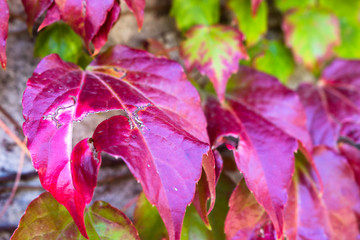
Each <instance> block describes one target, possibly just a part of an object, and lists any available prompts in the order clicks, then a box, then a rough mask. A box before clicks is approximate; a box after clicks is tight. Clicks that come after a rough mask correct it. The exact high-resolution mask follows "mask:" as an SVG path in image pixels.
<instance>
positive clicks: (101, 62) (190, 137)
mask: <svg viewBox="0 0 360 240" xmlns="http://www.w3.org/2000/svg"><path fill="white" fill-rule="evenodd" d="M23 107H24V112H23V113H24V117H25V123H24V132H25V134H26V136H27V137H28V138H29V150H30V152H31V154H32V158H33V162H34V166H35V168H36V169H38V171H39V175H40V180H41V182H42V184H43V186H44V188H45V189H47V190H49V191H50V192H51V193H52V194H53V195H54V197H55V198H56V199H57V200H59V201H60V202H61V203H62V204H64V205H65V206H66V207H67V208H68V210H69V211H70V213H72V215H73V217H74V220H75V222H76V223H77V224H78V226H79V228H80V229H81V228H82V227H83V218H82V214H83V208H84V207H85V204H86V203H88V201H90V199H91V196H92V191H93V187H95V186H92V184H95V183H96V175H97V168H98V165H97V163H99V162H96V161H97V158H99V157H100V152H101V151H104V152H107V153H109V154H112V155H114V156H121V157H122V158H123V159H124V160H125V162H126V163H127V164H128V166H129V168H130V170H131V171H132V173H133V174H134V175H135V177H136V178H137V179H139V180H140V181H141V183H142V186H143V188H144V192H145V193H146V195H147V197H148V199H149V201H150V202H151V203H153V204H155V205H156V206H157V208H158V210H159V212H160V215H161V216H162V217H163V219H164V222H165V223H166V226H167V229H168V231H169V235H170V238H171V239H179V237H180V231H181V226H182V220H183V217H184V213H185V209H186V206H187V205H188V204H189V203H190V202H191V200H192V198H193V196H194V192H195V186H196V182H197V181H198V180H199V178H200V174H201V160H202V157H203V154H206V153H207V152H208V150H209V143H208V137H207V134H206V120H205V117H204V115H203V113H202V111H201V107H200V98H199V95H198V93H197V92H196V90H195V89H194V88H193V87H192V85H191V84H190V83H189V82H188V81H187V80H186V78H185V74H184V73H183V71H182V68H181V66H180V65H179V64H178V63H176V62H174V61H171V60H167V59H165V58H156V57H154V56H152V55H151V54H148V53H146V52H145V51H141V50H134V49H130V48H127V47H125V46H116V47H114V48H112V49H110V50H109V51H108V52H106V53H104V54H102V55H100V56H98V58H97V59H95V60H94V62H93V63H92V64H91V65H90V66H89V67H88V69H87V70H86V71H82V70H81V69H80V68H79V67H77V66H75V65H74V64H71V63H65V62H63V61H62V60H61V59H60V58H59V57H58V56H57V55H50V56H48V57H46V58H44V59H43V60H42V61H41V62H40V64H39V65H38V67H37V69H36V70H35V72H34V75H33V77H32V78H30V79H29V81H28V87H27V89H26V91H25V93H24V98H23ZM115 109H122V110H124V112H125V113H124V114H125V115H126V116H116V117H113V118H110V119H109V120H106V121H104V122H103V123H101V124H100V125H99V126H98V127H97V129H96V131H95V133H94V135H93V141H94V146H95V149H96V151H97V152H98V153H97V154H96V152H95V150H94V151H91V149H89V145H88V144H87V143H86V142H85V141H86V140H83V141H82V142H80V143H79V144H77V145H76V147H75V149H74V150H73V154H72V155H73V156H74V155H75V156H78V157H81V159H80V160H76V159H73V160H71V159H70V153H71V145H72V144H71V134H72V122H73V121H80V120H82V119H83V118H84V117H85V116H86V115H87V114H88V113H93V112H100V111H109V110H115ZM84 148H85V149H84ZM93 152H94V153H93ZM83 153H86V156H84V155H82V154H83ZM85 158H86V159H87V160H86V159H85ZM90 158H91V159H90ZM80 162H81V163H80ZM85 162H86V163H85ZM79 166H81V167H82V168H84V169H79V168H78V167H79ZM70 169H71V171H70ZM58 171H61V176H60V177H59V174H58ZM84 171H85V172H84ZM59 180H61V181H59ZM65 182H66V183H67V184H68V185H67V186H68V189H66V191H65V192H64V191H63V190H64V187H63V186H62V185H59V184H63V183H65ZM87 184H89V186H88V185H87ZM80 192H81V193H82V194H81V195H78V193H80ZM65 198H66V199H70V200H72V201H74V202H76V203H77V204H80V205H81V206H79V207H78V208H76V209H75V210H74V209H73V208H72V207H71V206H69V204H71V201H70V200H68V202H67V201H64V199H65ZM82 230H83V231H82V233H83V234H84V235H85V229H82Z"/></svg>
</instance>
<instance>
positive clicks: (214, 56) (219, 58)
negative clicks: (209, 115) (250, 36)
mask: <svg viewBox="0 0 360 240" xmlns="http://www.w3.org/2000/svg"><path fill="white" fill-rule="evenodd" d="M186 37H187V39H186V40H185V41H184V42H183V43H182V44H181V54H182V55H183V57H184V60H185V65H186V67H187V69H188V70H189V71H191V70H192V69H193V68H197V69H198V70H199V71H200V73H201V74H203V75H206V76H208V77H209V78H210V80H211V82H212V83H213V85H214V88H215V90H216V93H217V95H218V97H219V99H220V101H223V100H224V95H225V88H226V84H227V81H228V79H229V78H230V76H231V74H233V73H235V72H236V71H237V70H238V67H239V64H238V63H239V60H240V59H246V58H247V54H246V50H245V47H244V46H243V44H242V41H243V35H242V34H241V32H239V31H238V30H237V29H234V28H232V27H228V26H222V25H214V26H210V27H207V26H195V27H193V28H192V29H191V30H190V31H189V32H187V33H186Z"/></svg>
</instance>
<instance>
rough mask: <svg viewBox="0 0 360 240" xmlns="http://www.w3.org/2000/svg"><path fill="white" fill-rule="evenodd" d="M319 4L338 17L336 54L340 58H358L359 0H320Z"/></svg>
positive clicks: (359, 32) (359, 53) (359, 46)
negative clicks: (339, 39) (339, 40)
mask: <svg viewBox="0 0 360 240" xmlns="http://www.w3.org/2000/svg"><path fill="white" fill-rule="evenodd" d="M320 5H321V6H322V7H324V8H326V9H328V10H329V11H331V12H332V13H334V14H335V15H336V16H337V17H338V19H339V22H340V33H341V45H340V46H338V47H336V48H335V52H336V53H337V55H338V56H339V57H341V58H360V51H359V49H360V23H359V20H358V15H359V10H360V0H320Z"/></svg>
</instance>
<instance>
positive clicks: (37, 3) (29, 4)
mask: <svg viewBox="0 0 360 240" xmlns="http://www.w3.org/2000/svg"><path fill="white" fill-rule="evenodd" d="M53 2H54V0H22V4H23V5H24V9H25V12H26V15H27V18H26V23H27V25H28V29H29V31H30V32H31V29H32V26H33V25H34V23H35V21H36V19H38V18H39V17H40V16H41V15H42V14H43V13H44V12H45V11H46V10H48V8H49V7H50V5H51V4H52V3H53Z"/></svg>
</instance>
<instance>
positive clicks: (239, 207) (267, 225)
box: [225, 181, 276, 240]
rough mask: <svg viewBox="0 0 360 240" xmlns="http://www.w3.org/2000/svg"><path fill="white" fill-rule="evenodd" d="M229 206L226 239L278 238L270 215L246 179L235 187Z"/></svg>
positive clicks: (272, 239) (269, 239)
mask: <svg viewBox="0 0 360 240" xmlns="http://www.w3.org/2000/svg"><path fill="white" fill-rule="evenodd" d="M229 206H230V209H229V212H228V214H227V216H226V221H225V233H226V239H229V240H241V239H249V240H257V239H259V240H260V239H266V240H275V239H276V237H275V235H276V234H275V230H274V228H273V226H272V224H271V221H270V219H269V216H268V215H267V214H266V212H265V210H264V208H263V207H262V206H261V205H260V204H259V203H258V202H257V201H256V199H255V197H254V195H253V194H252V193H251V192H250V191H249V190H248V188H247V187H246V184H245V182H244V181H241V182H240V183H239V184H238V186H237V187H236V188H235V190H234V192H233V193H232V195H231V198H230V200H229ZM265 230H267V231H265Z"/></svg>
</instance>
